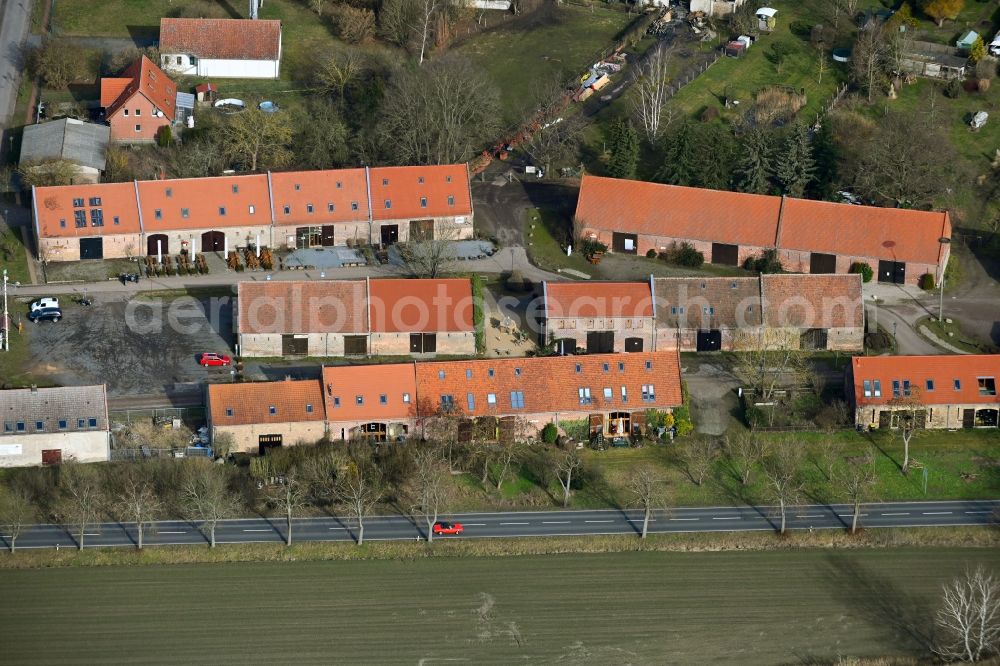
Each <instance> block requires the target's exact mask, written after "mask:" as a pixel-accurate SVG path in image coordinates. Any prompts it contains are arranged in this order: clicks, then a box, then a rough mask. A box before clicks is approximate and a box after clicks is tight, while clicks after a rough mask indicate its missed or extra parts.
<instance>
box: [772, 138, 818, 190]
mask: <svg viewBox="0 0 1000 666" xmlns="http://www.w3.org/2000/svg"><path fill="white" fill-rule="evenodd" d="M815 172H816V160H814V159H813V154H812V143H811V142H810V140H809V131H808V130H807V129H806V126H805V125H803V124H802V123H795V125H794V126H792V131H791V132H790V133H789V135H788V137H787V138H786V139H785V144H784V146H783V148H782V152H781V155H780V156H779V158H778V160H777V165H776V167H775V174H774V175H775V177H776V178H777V181H778V184H779V185H780V186H781V193H782V194H787V195H788V196H790V197H801V196H803V195H804V194H805V192H806V187H808V186H809V183H811V182H812V180H813V177H814V174H815Z"/></svg>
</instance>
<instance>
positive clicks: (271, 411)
mask: <svg viewBox="0 0 1000 666" xmlns="http://www.w3.org/2000/svg"><path fill="white" fill-rule="evenodd" d="M267 413H268V414H270V415H271V416H274V415H275V414H277V413H278V408H277V407H275V406H274V405H271V406H269V407H268V408H267Z"/></svg>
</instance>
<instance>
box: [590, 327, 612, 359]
mask: <svg viewBox="0 0 1000 666" xmlns="http://www.w3.org/2000/svg"><path fill="white" fill-rule="evenodd" d="M614 350H615V333H614V331H591V332H590V333H587V353H588V354H610V353H612V352H614Z"/></svg>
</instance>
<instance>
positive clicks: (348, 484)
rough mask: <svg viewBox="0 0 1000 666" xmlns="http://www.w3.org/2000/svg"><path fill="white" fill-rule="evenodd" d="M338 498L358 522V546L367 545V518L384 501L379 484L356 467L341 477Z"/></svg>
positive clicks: (337, 489)
mask: <svg viewBox="0 0 1000 666" xmlns="http://www.w3.org/2000/svg"><path fill="white" fill-rule="evenodd" d="M336 492H337V498H338V499H339V500H340V501H341V502H343V503H344V504H346V505H347V506H348V507H350V509H351V513H352V514H353V515H354V517H355V518H356V519H357V521H358V545H359V546H361V545H363V544H364V543H365V518H367V517H368V515H369V514H370V513H371V511H372V509H374V508H375V505H377V504H378V503H379V502H380V501H381V500H382V488H381V487H380V486H379V483H378V482H377V481H376V480H375V479H373V478H371V474H365V473H364V472H363V471H362V470H361V469H359V468H357V467H355V468H354V469H353V470H351V471H349V472H348V473H347V474H344V475H343V476H341V478H340V479H339V480H338V482H337V487H336Z"/></svg>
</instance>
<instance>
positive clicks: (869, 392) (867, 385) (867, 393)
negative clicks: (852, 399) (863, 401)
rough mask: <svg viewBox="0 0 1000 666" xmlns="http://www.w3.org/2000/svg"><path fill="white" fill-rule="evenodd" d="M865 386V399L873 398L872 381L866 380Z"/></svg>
mask: <svg viewBox="0 0 1000 666" xmlns="http://www.w3.org/2000/svg"><path fill="white" fill-rule="evenodd" d="M864 384H865V397H866V398H870V397H872V381H871V380H870V379H866V380H865V381H864Z"/></svg>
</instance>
